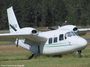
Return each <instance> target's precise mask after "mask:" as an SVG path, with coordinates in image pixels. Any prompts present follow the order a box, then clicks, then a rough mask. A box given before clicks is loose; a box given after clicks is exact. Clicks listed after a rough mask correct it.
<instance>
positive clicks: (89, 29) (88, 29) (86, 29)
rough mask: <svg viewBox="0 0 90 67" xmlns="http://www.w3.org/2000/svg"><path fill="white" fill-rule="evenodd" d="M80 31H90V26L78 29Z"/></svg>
mask: <svg viewBox="0 0 90 67" xmlns="http://www.w3.org/2000/svg"><path fill="white" fill-rule="evenodd" d="M78 30H79V31H90V28H83V29H78Z"/></svg>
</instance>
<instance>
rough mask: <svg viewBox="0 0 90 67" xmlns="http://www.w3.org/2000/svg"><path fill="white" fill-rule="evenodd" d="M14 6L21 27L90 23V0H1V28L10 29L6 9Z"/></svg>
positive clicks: (85, 24)
mask: <svg viewBox="0 0 90 67" xmlns="http://www.w3.org/2000/svg"><path fill="white" fill-rule="evenodd" d="M10 6H13V8H14V11H15V14H16V17H17V20H18V22H19V24H20V27H26V26H27V27H43V26H44V27H45V26H57V25H62V24H63V23H64V22H65V21H66V20H67V21H68V24H75V25H83V26H87V25H90V9H89V8H90V0H0V29H8V20H7V13H6V9H7V8H9V7H10Z"/></svg>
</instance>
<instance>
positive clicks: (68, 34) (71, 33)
mask: <svg viewBox="0 0 90 67" xmlns="http://www.w3.org/2000/svg"><path fill="white" fill-rule="evenodd" d="M75 35H76V34H75V33H74V32H67V33H66V37H71V36H75Z"/></svg>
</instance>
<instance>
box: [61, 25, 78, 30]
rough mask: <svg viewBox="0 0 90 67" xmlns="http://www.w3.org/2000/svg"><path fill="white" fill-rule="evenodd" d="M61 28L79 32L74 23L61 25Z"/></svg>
mask: <svg viewBox="0 0 90 67" xmlns="http://www.w3.org/2000/svg"><path fill="white" fill-rule="evenodd" d="M60 29H62V30H70V31H74V32H78V28H77V27H76V26H74V25H65V26H62V27H60Z"/></svg>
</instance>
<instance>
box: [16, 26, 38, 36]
mask: <svg viewBox="0 0 90 67" xmlns="http://www.w3.org/2000/svg"><path fill="white" fill-rule="evenodd" d="M16 33H18V34H33V35H37V34H38V31H37V30H36V29H35V28H31V27H25V28H21V29H20V30H18V31H16Z"/></svg>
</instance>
